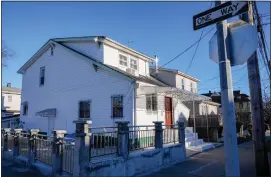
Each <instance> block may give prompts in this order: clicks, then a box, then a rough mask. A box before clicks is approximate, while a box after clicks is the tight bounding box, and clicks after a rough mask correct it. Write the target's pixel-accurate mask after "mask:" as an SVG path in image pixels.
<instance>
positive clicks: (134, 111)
mask: <svg viewBox="0 0 271 177" xmlns="http://www.w3.org/2000/svg"><path fill="white" fill-rule="evenodd" d="M136 89H137V83H136V81H135V82H134V89H133V90H134V91H133V92H134V93H133V126H136Z"/></svg>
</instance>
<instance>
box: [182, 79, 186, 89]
mask: <svg viewBox="0 0 271 177" xmlns="http://www.w3.org/2000/svg"><path fill="white" fill-rule="evenodd" d="M184 85H185V82H184V79H182V89H183V90H184Z"/></svg>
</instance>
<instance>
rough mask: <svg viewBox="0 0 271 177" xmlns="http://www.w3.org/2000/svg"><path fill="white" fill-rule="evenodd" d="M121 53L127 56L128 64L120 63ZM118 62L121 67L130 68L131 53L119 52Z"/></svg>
mask: <svg viewBox="0 0 271 177" xmlns="http://www.w3.org/2000/svg"><path fill="white" fill-rule="evenodd" d="M120 55H123V56H125V57H126V58H127V66H125V65H121V64H120ZM118 63H119V66H121V67H126V68H129V64H130V62H129V55H127V54H125V53H122V52H119V53H118Z"/></svg>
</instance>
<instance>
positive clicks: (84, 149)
mask: <svg viewBox="0 0 271 177" xmlns="http://www.w3.org/2000/svg"><path fill="white" fill-rule="evenodd" d="M73 123H75V126H76V130H75V149H74V162H73V163H74V165H73V168H74V169H73V176H76V177H79V176H80V177H83V176H86V173H85V168H86V167H87V165H88V163H89V158H88V154H89V152H88V151H89V148H90V133H89V130H88V129H89V124H91V121H90V120H89V119H82V120H80V119H79V120H75V121H73Z"/></svg>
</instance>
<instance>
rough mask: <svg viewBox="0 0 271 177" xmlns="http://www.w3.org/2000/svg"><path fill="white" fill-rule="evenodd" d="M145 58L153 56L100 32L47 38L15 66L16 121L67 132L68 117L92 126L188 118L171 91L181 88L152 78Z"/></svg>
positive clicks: (150, 58)
mask: <svg viewBox="0 0 271 177" xmlns="http://www.w3.org/2000/svg"><path fill="white" fill-rule="evenodd" d="M151 62H154V58H152V57H149V56H147V55H145V54H143V53H141V52H138V51H136V50H133V49H131V48H128V47H127V46H124V45H122V44H120V43H118V42H116V41H114V40H112V39H110V38H107V37H103V36H90V37H73V38H55V39H50V40H49V41H48V42H46V44H44V46H42V47H41V48H40V49H39V50H38V51H37V52H36V54H34V55H33V57H31V58H30V59H29V60H28V61H27V62H26V63H25V64H24V65H23V66H22V67H21V68H20V69H19V70H18V73H20V74H22V104H21V120H22V121H24V122H25V125H24V126H25V127H26V128H40V129H41V131H46V132H49V133H50V132H51V130H53V129H66V130H67V131H68V132H69V133H73V132H74V124H73V122H72V121H73V120H76V119H80V118H87V119H90V120H92V126H115V121H119V120H124V121H129V122H130V125H152V124H153V121H156V120H158V121H164V122H165V124H173V123H175V122H176V121H177V120H178V119H179V117H180V115H183V116H184V117H189V109H188V108H187V107H186V106H185V105H184V104H183V103H182V98H181V97H180V96H174V94H172V93H173V92H172V90H175V92H178V94H180V92H181V89H178V88H176V87H175V86H174V87H175V88H174V89H172V87H173V86H171V85H169V84H167V82H165V81H164V80H162V79H161V80H160V79H157V78H155V77H153V76H152V75H151V74H150V69H149V64H150V63H151ZM187 77H188V76H187ZM191 78H192V77H191ZM178 79H179V78H178ZM193 81H195V82H197V80H196V79H193ZM192 87H193V89H192V91H193V92H196V85H192ZM159 90H160V91H161V90H163V93H162V92H160V91H159ZM176 90H177V91H176ZM187 92H189V94H190V93H192V92H190V91H187ZM186 94H187V93H186ZM192 94H193V93H192ZM194 95H197V94H195V93H194ZM197 96H199V95H197Z"/></svg>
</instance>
